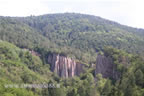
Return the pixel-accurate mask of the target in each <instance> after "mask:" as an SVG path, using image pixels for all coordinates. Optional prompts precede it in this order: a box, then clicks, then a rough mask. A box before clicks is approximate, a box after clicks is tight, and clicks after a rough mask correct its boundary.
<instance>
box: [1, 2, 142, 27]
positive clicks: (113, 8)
mask: <svg viewBox="0 0 144 96" xmlns="http://www.w3.org/2000/svg"><path fill="white" fill-rule="evenodd" d="M143 10H144V0H0V16H20V17H23V16H30V15H35V16H38V15H43V14H53V13H65V12H74V13H82V14H90V15H95V16H100V17H102V18H105V19H109V20H112V21H116V22H118V23H120V24H123V25H128V26H132V27H136V28H144V12H143Z"/></svg>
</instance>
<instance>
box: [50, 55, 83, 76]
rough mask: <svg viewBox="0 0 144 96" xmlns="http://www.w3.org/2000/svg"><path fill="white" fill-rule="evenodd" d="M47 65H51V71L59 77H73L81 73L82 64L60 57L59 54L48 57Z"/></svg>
mask: <svg viewBox="0 0 144 96" xmlns="http://www.w3.org/2000/svg"><path fill="white" fill-rule="evenodd" d="M48 63H49V64H50V65H51V71H53V72H55V73H56V74H58V75H59V76H60V77H66V78H68V77H73V76H75V75H80V73H81V72H83V64H80V63H77V62H75V60H73V59H71V58H68V57H65V56H60V55H59V54H51V55H49V56H48Z"/></svg>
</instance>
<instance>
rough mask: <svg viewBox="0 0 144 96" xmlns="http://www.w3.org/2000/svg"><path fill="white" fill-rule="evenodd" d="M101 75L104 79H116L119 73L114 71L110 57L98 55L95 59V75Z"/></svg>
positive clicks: (114, 66) (114, 67)
mask: <svg viewBox="0 0 144 96" xmlns="http://www.w3.org/2000/svg"><path fill="white" fill-rule="evenodd" d="M98 73H100V74H102V76H103V77H104V78H113V79H118V77H119V73H118V72H117V71H116V65H115V64H114V63H113V61H112V59H111V58H110V57H106V56H104V55H98V56H97V59H96V69H95V75H97V74H98Z"/></svg>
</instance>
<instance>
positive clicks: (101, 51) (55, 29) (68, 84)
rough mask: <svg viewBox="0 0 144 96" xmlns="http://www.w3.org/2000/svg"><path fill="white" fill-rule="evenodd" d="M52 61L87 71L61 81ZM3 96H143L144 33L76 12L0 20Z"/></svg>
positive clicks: (0, 70) (0, 80)
mask: <svg viewBox="0 0 144 96" xmlns="http://www.w3.org/2000/svg"><path fill="white" fill-rule="evenodd" d="M54 56H55V57H56V58H54ZM58 56H59V57H58ZM51 58H53V59H52V64H58V63H55V62H60V61H62V60H67V61H63V62H64V63H61V62H60V63H59V64H60V65H64V64H65V65H67V64H66V62H72V63H69V64H73V65H74V64H79V65H80V64H81V66H82V67H84V68H83V70H82V72H81V73H80V74H79V75H75V74H76V73H74V74H73V75H72V76H71V77H68V78H67V77H61V76H60V75H59V74H57V73H59V72H57V71H58V69H57V70H56V68H55V69H54V67H56V65H52V64H50V62H49V61H50V60H51ZM63 58H64V59H63ZM70 58H71V59H70ZM54 60H55V61H54ZM56 60H58V61H56ZM107 60H108V62H109V63H107V62H106V61H107ZM101 64H107V65H104V66H103V67H101V66H102V65H101ZM60 65H59V67H60ZM108 65H109V66H108ZM69 66H70V65H69ZM74 66H76V65H74ZM81 66H78V67H79V68H80V67H81ZM99 66H100V67H99ZM106 66H107V67H106ZM76 67H77V66H76ZM96 67H97V68H99V69H98V70H100V71H97V68H96ZM52 68H53V69H54V71H53V70H52ZM66 68H67V67H66V66H65V67H64V69H66ZM59 69H60V68H59ZM107 69H111V70H107ZM102 70H106V71H102ZM59 71H60V73H61V74H65V71H63V69H61V70H59ZM61 71H62V72H61ZM76 71H77V72H78V73H79V70H76ZM63 72H64V73H63ZM72 72H73V71H72ZM72 72H71V71H70V69H68V72H67V74H70V73H72ZM97 72H98V73H97ZM106 73H110V75H109V74H106ZM105 74H106V75H105ZM104 75H105V76H104ZM24 84H44V85H51V84H54V85H55V87H56V86H57V85H58V86H59V87H60V88H58V87H56V88H54V87H48V88H29V87H26V88H23V87H24ZM22 85H23V87H22V88H19V87H20V86H22ZM0 96H144V29H137V28H132V27H129V26H124V25H121V24H119V23H116V22H113V21H109V20H106V19H103V18H101V17H97V16H92V15H84V14H77V13H64V14H47V15H41V16H29V17H2V16H1V17H0Z"/></svg>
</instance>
